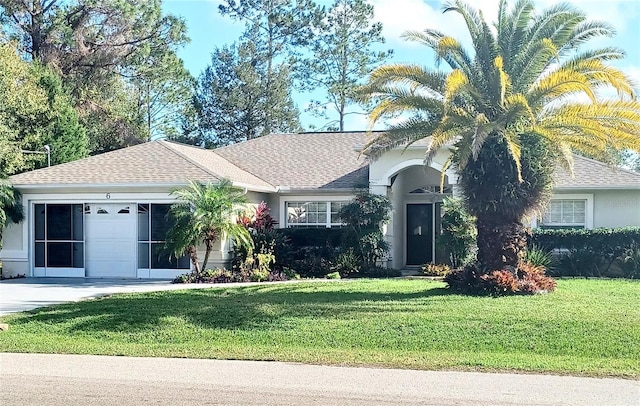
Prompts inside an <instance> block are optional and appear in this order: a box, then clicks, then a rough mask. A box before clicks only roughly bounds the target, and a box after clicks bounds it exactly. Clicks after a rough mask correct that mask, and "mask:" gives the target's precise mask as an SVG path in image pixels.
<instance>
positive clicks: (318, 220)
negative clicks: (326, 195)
mask: <svg viewBox="0 0 640 406" xmlns="http://www.w3.org/2000/svg"><path fill="white" fill-rule="evenodd" d="M347 204H349V202H347V201H335V202H314V201H309V202H286V203H285V208H286V218H287V224H286V226H287V227H327V228H329V227H339V226H341V225H342V223H341V222H340V218H339V216H338V213H339V212H340V209H342V208H343V207H344V206H345V205H347Z"/></svg>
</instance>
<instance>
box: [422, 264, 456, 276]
mask: <svg viewBox="0 0 640 406" xmlns="http://www.w3.org/2000/svg"><path fill="white" fill-rule="evenodd" d="M449 272H451V267H450V266H449V265H446V264H425V265H422V273H423V274H424V275H426V276H445V275H446V274H448V273H449Z"/></svg>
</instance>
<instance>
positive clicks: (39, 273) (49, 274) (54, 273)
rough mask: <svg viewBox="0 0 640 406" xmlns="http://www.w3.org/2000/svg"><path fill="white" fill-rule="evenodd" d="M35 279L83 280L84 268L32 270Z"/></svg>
mask: <svg viewBox="0 0 640 406" xmlns="http://www.w3.org/2000/svg"><path fill="white" fill-rule="evenodd" d="M32 274H33V276H35V277H40V278H42V277H45V278H84V277H85V273H84V268H33V270H32Z"/></svg>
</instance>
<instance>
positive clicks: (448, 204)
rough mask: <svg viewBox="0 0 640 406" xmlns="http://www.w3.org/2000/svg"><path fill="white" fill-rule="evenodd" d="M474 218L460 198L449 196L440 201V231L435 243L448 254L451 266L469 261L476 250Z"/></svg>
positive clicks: (456, 266)
mask: <svg viewBox="0 0 640 406" xmlns="http://www.w3.org/2000/svg"><path fill="white" fill-rule="evenodd" d="M475 224H476V223H475V218H474V217H473V216H471V215H470V214H469V213H468V212H467V211H466V210H465V209H464V205H463V203H462V200H460V199H458V198H455V197H449V198H446V199H444V201H443V202H442V233H441V234H440V235H439V236H438V238H437V240H436V244H437V245H438V247H439V248H441V249H442V250H443V251H444V252H446V253H447V254H448V255H449V260H450V261H451V266H452V267H453V268H458V267H460V266H463V265H466V264H468V263H469V262H471V261H472V260H473V258H474V256H475V251H476V234H477V233H476V227H475Z"/></svg>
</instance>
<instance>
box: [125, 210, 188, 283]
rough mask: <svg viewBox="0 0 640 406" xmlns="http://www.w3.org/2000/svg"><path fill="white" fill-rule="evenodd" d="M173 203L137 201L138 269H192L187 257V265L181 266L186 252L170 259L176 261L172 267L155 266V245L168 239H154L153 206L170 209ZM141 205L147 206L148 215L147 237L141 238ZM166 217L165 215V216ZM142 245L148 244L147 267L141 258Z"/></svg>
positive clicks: (162, 243) (161, 243)
mask: <svg viewBox="0 0 640 406" xmlns="http://www.w3.org/2000/svg"><path fill="white" fill-rule="evenodd" d="M172 204H173V203H165V202H144V203H143V202H138V203H136V223H137V227H136V229H137V237H136V238H137V248H136V261H137V264H136V267H137V269H138V271H143V270H148V271H150V272H152V271H189V270H191V260H190V259H187V260H186V261H187V264H188V265H187V267H181V266H180V263H181V261H185V257H186V256H187V254H186V253H185V255H184V256H182V257H180V258H175V257H174V258H173V260H170V262H173V261H175V267H171V268H161V267H157V266H154V259H153V253H154V249H153V248H154V246H159V245H164V244H165V242H166V240H157V239H154V238H153V237H154V236H153V231H154V229H153V215H152V212H153V207H154V206H169V209H170V208H171V205H172ZM140 206H146V209H147V212H146V217H147V222H146V223H147V224H146V226H147V230H146V232H147V234H148V235H147V237H148V238H147V239H144V240H143V239H141V238H143V237H141V235H140V234H141V229H140V217H139V216H140ZM163 217H164V216H163ZM141 245H146V246H147V249H146V250H147V252H146V254H147V255H146V256H147V258H146V259H147V262H148V263H147V265H148V266H147V267H143V266H141V263H140V260H141V257H140V248H141Z"/></svg>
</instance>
